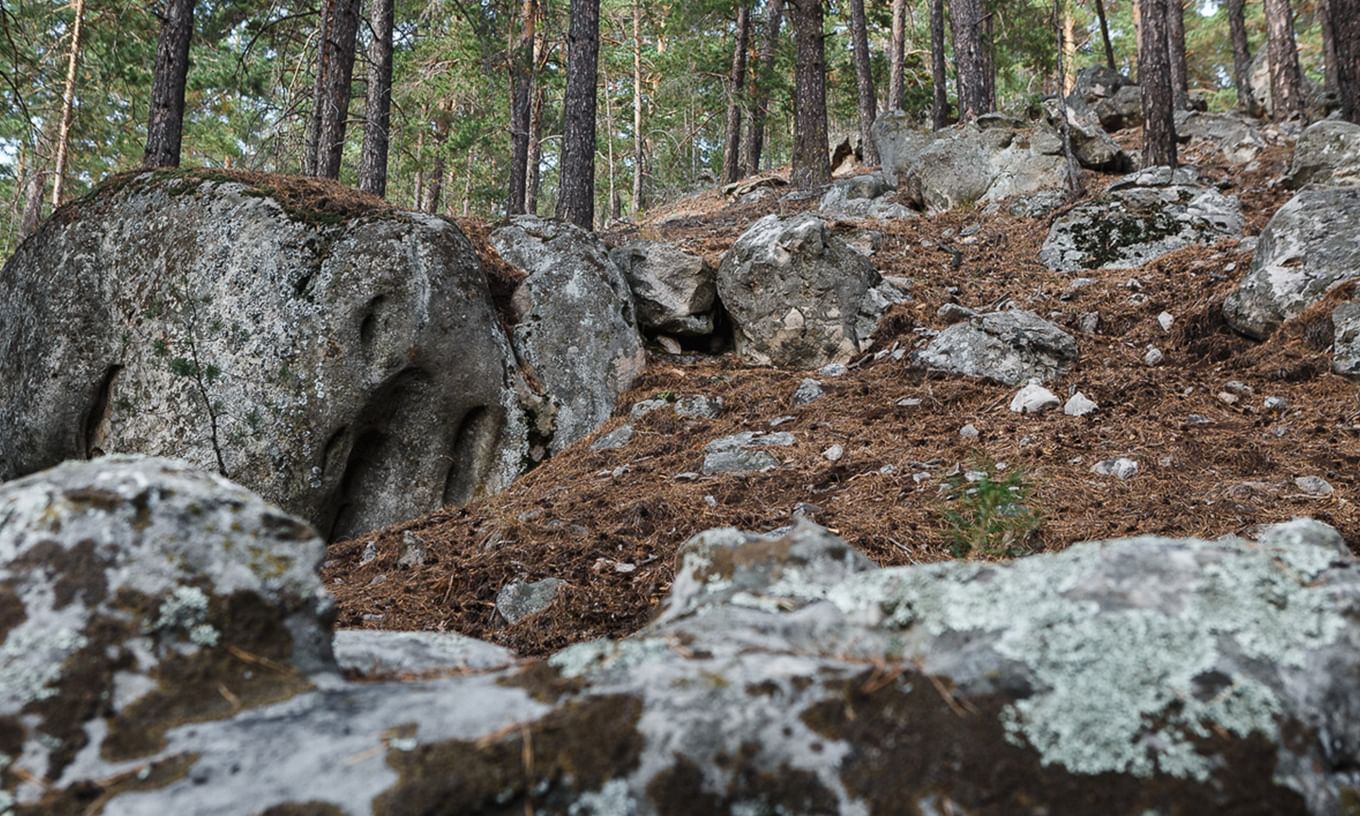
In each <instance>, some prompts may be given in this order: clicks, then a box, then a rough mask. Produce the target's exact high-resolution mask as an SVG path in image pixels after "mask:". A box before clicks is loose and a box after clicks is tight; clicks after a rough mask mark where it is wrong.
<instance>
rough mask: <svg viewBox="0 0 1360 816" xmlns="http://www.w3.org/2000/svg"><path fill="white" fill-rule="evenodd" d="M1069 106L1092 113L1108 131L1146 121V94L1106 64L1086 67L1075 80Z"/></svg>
mask: <svg viewBox="0 0 1360 816" xmlns="http://www.w3.org/2000/svg"><path fill="white" fill-rule="evenodd" d="M1067 107H1069V108H1071V109H1072V110H1073V111H1074V112H1075V113H1076V114H1077V115H1078V116H1082V117H1085V116H1092V117H1094V118H1095V120H1096V121H1098V122H1099V123H1100V126H1101V127H1102V128H1104V129H1105V130H1107V131H1111V132H1113V131H1116V130H1123V129H1124V128H1130V127H1137V126H1138V125H1141V124H1142V123H1143V93H1142V89H1141V88H1139V87H1138V85H1136V84H1135V83H1134V82H1133V80H1131V79H1129V78H1128V77H1126V76H1124V75H1123V74H1121V73H1119V72H1118V71H1115V70H1112V69H1110V68H1107V67H1105V66H1103V65H1100V66H1092V67H1089V68H1083V69H1081V70H1080V71H1078V72H1077V76H1076V78H1075V79H1074V80H1073V82H1072V91H1071V93H1069V94H1068V95H1067Z"/></svg>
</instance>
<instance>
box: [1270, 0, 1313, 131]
mask: <svg viewBox="0 0 1360 816" xmlns="http://www.w3.org/2000/svg"><path fill="white" fill-rule="evenodd" d="M1265 7H1266V49H1267V55H1268V56H1269V58H1270V104H1271V115H1272V117H1273V118H1274V119H1275V120H1276V121H1277V122H1282V121H1285V120H1287V119H1294V118H1296V117H1302V116H1303V115H1304V110H1303V108H1304V102H1303V73H1302V71H1301V70H1300V68H1299V49H1298V45H1297V44H1296V43H1295V42H1294V12H1293V10H1292V9H1290V7H1289V0H1265Z"/></svg>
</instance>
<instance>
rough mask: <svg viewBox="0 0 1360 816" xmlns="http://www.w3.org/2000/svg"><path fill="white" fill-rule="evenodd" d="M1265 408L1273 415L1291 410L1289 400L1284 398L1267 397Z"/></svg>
mask: <svg viewBox="0 0 1360 816" xmlns="http://www.w3.org/2000/svg"><path fill="white" fill-rule="evenodd" d="M1265 408H1266V410H1267V411H1270V412H1271V413H1272V414H1283V413H1284V412H1285V411H1288V410H1289V400H1287V399H1285V398H1284V397H1266V401H1265Z"/></svg>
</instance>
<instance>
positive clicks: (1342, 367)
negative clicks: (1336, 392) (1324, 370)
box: [1332, 303, 1360, 380]
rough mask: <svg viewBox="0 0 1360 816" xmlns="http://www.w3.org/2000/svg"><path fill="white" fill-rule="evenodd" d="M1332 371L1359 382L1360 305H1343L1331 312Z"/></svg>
mask: <svg viewBox="0 0 1360 816" xmlns="http://www.w3.org/2000/svg"><path fill="white" fill-rule="evenodd" d="M1332 336H1333V338H1334V340H1333V343H1332V370H1333V371H1335V372H1336V373H1337V374H1340V375H1341V376H1343V377H1350V378H1352V379H1356V380H1360V303H1343V304H1341V305H1340V306H1338V307H1336V309H1334V310H1333V311H1332Z"/></svg>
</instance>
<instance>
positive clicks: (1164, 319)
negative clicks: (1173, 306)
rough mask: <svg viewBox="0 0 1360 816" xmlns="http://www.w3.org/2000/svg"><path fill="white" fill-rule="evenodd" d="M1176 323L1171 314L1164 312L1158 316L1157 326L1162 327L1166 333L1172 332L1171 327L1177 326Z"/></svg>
mask: <svg viewBox="0 0 1360 816" xmlns="http://www.w3.org/2000/svg"><path fill="white" fill-rule="evenodd" d="M1175 323H1176V318H1174V317H1172V316H1171V313H1170V312H1162V313H1161V314H1159V315H1157V325H1158V326H1161V327H1162V331H1164V332H1170V331H1171V327H1172V326H1173V325H1175Z"/></svg>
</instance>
